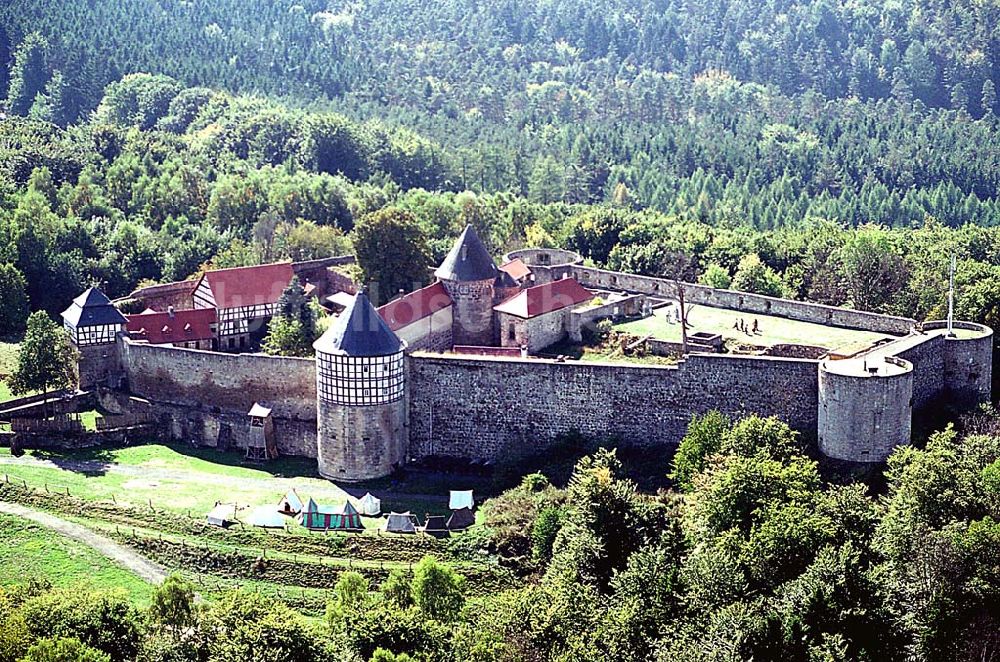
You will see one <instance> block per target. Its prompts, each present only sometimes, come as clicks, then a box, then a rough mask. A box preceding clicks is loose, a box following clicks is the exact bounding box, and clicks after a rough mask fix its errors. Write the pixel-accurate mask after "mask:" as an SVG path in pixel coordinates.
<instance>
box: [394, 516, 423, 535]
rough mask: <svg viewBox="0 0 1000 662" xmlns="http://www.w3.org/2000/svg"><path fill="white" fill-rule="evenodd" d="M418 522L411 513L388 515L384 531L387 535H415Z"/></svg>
mask: <svg viewBox="0 0 1000 662" xmlns="http://www.w3.org/2000/svg"><path fill="white" fill-rule="evenodd" d="M419 525H420V522H418V521H417V516H416V515H413V514H411V513H408V512H407V513H389V518H388V519H386V521H385V530H386V531H388V532H389V533H416V532H417V527H418V526H419Z"/></svg>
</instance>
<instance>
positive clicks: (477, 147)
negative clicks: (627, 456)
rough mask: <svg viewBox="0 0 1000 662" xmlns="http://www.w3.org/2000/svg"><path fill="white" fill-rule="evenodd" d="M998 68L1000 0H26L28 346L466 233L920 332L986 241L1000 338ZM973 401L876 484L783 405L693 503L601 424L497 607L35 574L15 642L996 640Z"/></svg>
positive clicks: (515, 505)
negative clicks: (78, 309)
mask: <svg viewBox="0 0 1000 662" xmlns="http://www.w3.org/2000/svg"><path fill="white" fill-rule="evenodd" d="M998 82H1000V5H998V4H997V3H996V2H982V1H978V0H977V1H972V0H947V1H946V0H873V1H871V2H833V1H831V0H801V1H800V2H795V3H793V2H787V1H785V0H727V1H725V2H708V1H707V0H683V1H682V0H624V1H617V2H612V1H610V0H548V1H546V2H541V1H540V0H497V1H496V2H490V3H476V2H472V1H471V0H443V1H441V2H434V3H419V4H418V3H415V2H410V1H409V0H370V1H369V2H364V3H362V2H341V3H335V2H330V1H329V0H185V1H174V0H90V1H88V2H82V1H81V2H77V1H63V0H9V1H8V2H5V3H2V5H0V100H2V101H0V103H2V111H0V113H2V114H0V339H9V340H18V339H20V338H21V336H22V334H23V333H24V330H25V326H26V323H27V319H28V317H29V315H30V314H31V313H32V312H33V311H45V312H46V313H48V315H50V316H52V317H53V318H56V319H57V315H58V313H59V312H60V311H62V310H63V309H65V308H66V306H67V305H68V303H69V301H70V300H71V299H72V298H73V297H75V296H76V295H78V294H79V293H80V292H81V291H82V290H84V289H85V288H86V287H88V286H90V285H94V284H98V285H100V286H101V287H102V289H103V290H104V291H105V292H106V293H107V294H108V295H109V296H111V297H124V296H127V295H128V294H129V292H131V291H132V290H133V289H134V288H136V287H137V286H140V285H142V284H146V283H150V282H163V281H175V280H183V279H189V278H194V277H197V275H198V274H200V273H201V272H203V271H204V270H205V269H207V268H210V267H215V268H221V267H229V266H241V265H248V264H257V263H262V262H268V261H274V260H281V259H293V260H307V259H312V258H318V257H325V256H330V255H342V254H352V253H353V254H355V255H356V256H357V260H358V268H359V276H360V277H362V278H363V279H364V280H365V281H366V282H368V283H373V284H374V285H375V287H373V290H372V292H373V298H375V299H376V300H377V301H378V302H381V301H384V300H385V297H386V295H387V294H388V295H390V296H391V295H392V294H395V293H396V292H397V291H398V290H399V289H414V288H416V287H419V286H421V285H423V284H426V283H427V282H428V280H429V278H430V272H429V270H428V269H427V266H429V265H434V264H437V263H439V262H440V260H441V259H442V258H443V256H444V255H445V254H446V252H447V250H448V249H449V248H450V246H451V245H452V243H453V241H454V239H455V237H456V236H457V235H458V234H459V233H460V232H461V229H462V228H463V227H464V225H465V224H467V223H472V224H473V225H475V226H476V227H477V229H478V230H479V233H480V235H481V236H482V237H483V238H484V240H485V241H486V242H487V244H488V246H489V248H490V250H491V251H492V252H493V253H494V254H495V255H498V256H499V255H500V254H501V253H503V252H504V251H505V250H507V249H512V248H516V247H521V246H560V247H566V248H570V249H573V250H576V251H579V252H580V253H581V254H583V255H584V257H585V259H586V260H587V261H588V263H590V264H595V265H599V266H607V267H610V268H614V269H620V270H623V271H630V272H635V273H641V274H649V275H665V274H668V273H669V275H671V276H672V277H676V276H680V277H682V278H685V279H688V280H691V281H699V282H703V283H706V284H709V285H712V286H715V287H724V288H733V289H737V290H742V291H749V292H757V293H762V294H769V295H775V296H787V297H791V298H796V299H804V300H811V301H817V302H821V303H826V304H832V305H843V306H849V307H853V308H858V309H863V310H872V311H877V312H884V313H892V314H898V315H905V316H908V317H914V318H917V319H919V320H925V319H939V318H941V317H943V316H944V315H945V314H946V311H947V289H948V276H949V264H950V262H951V258H952V256H954V257H955V258H956V261H957V270H956V274H955V294H956V296H955V310H956V316H957V317H959V318H963V319H968V320H972V321H977V322H983V323H985V324H987V325H990V326H992V327H993V328H997V329H1000V201H998V191H1000V118H998V114H1000V102H998V98H997V91H996V85H997V83H998ZM677 256H683V258H684V259H683V260H682V263H683V265H684V269H683V273H681V274H677V273H676V271H671V270H674V269H675V268H676V264H678V260H677V259H676V258H677ZM380 293H381V294H380ZM36 314H39V313H36ZM36 319H37V318H36ZM953 413H954V412H944V413H942V415H941V417H940V420H938V421H935V422H934V425H935V427H936V429H937V432H935V433H933V434H927V435H923V436H922V437H921V438H920V439H919V440H918V442H919V443H918V444H917V445H916V446H915V447H910V448H905V449H900V450H898V451H897V452H896V453H895V454H894V455H893V456H892V458H890V460H889V462H888V464H887V465H886V466H884V467H879V468H878V470H877V471H876V472H875V474H876V475H874V476H866V477H864V480H862V479H860V478H859V477H857V476H847V477H845V476H844V475H843V474H842V473H838V472H836V471H830V470H829V467H827V466H824V465H823V464H822V463H818V462H817V460H816V458H815V457H814V455H815V451H814V448H813V447H812V444H811V441H810V440H806V439H802V438H800V437H799V436H798V435H796V434H795V433H793V432H792V431H791V430H790V429H788V427H787V426H785V425H784V424H782V423H780V422H779V421H776V420H771V419H760V418H756V417H751V418H746V419H743V420H736V421H732V420H727V419H725V418H724V417H722V416H721V415H718V414H708V415H706V416H704V417H701V418H696V419H694V420H693V421H692V422H691V425H690V428H689V431H688V435H687V437H685V439H684V441H683V443H682V444H681V446H680V449H679V450H678V452H677V454H676V456H675V457H674V458H673V460H668V459H665V458H664V459H662V460H656V462H657V463H658V464H657V465H656V467H655V472H656V473H657V475H658V476H659V477H660V478H661V479H662V480H660V481H659V483H660V484H661V485H667V486H668V487H667V488H664V489H659V490H650V489H640V488H639V486H638V485H637V484H636V483H635V482H633V481H632V480H631V478H630V477H629V475H628V471H627V469H628V467H627V466H626V465H625V463H623V461H622V460H621V459H620V458H619V456H618V455H617V454H616V453H615V452H614V451H613V450H610V449H612V448H614V446H615V442H614V440H612V439H608V440H587V442H586V443H585V444H582V447H585V448H584V450H582V451H581V452H580V453H578V454H577V455H576V456H574V459H578V462H577V463H576V466H575V467H574V468H573V470H572V471H571V472H569V474H568V475H565V476H562V475H556V473H559V472H555V473H554V472H552V471H548V470H545V471H544V472H543V473H544V475H543V474H542V473H532V474H529V475H527V476H523V477H521V476H520V475H519V476H518V479H519V480H517V481H516V482H517V483H519V485H518V486H517V487H514V488H513V489H510V490H508V491H506V492H503V493H502V494H500V495H499V496H497V497H495V498H494V499H491V500H489V501H488V502H487V503H486V504H484V506H483V509H482V511H483V519H484V521H483V523H482V526H479V527H476V528H475V529H473V531H470V532H469V534H468V535H465V536H462V537H460V538H456V539H455V540H454V541H453V542H452V543H451V544H453V545H454V546H455V547H456V552H457V553H467V554H470V555H476V558H489V559H491V560H494V561H495V562H496V563H497V564H499V565H502V566H503V567H505V568H508V569H510V570H511V571H512V572H514V573H515V574H516V576H517V577H518V578H519V581H520V586H519V588H517V589H513V590H509V591H504V592H502V593H497V594H495V595H491V596H488V597H474V598H467V597H466V596H465V593H464V592H463V590H462V587H463V583H464V581H465V580H464V579H463V578H462V577H461V576H460V575H459V574H458V573H456V572H455V571H454V570H453V569H451V568H449V567H448V566H447V565H446V564H444V563H442V562H437V561H434V560H433V559H428V560H426V561H425V562H422V563H421V565H420V566H419V567H418V568H417V571H416V572H414V573H412V575H408V576H403V575H399V576H392V577H390V578H389V579H388V580H387V581H386V582H384V583H383V584H381V585H368V583H367V582H366V580H365V579H364V577H362V576H360V575H357V574H354V573H344V575H343V576H342V578H341V580H340V581H339V582H338V583H337V585H336V587H332V590H331V595H332V596H333V598H332V600H331V602H330V605H329V606H328V609H327V614H326V617H325V618H323V619H320V620H315V619H305V618H303V617H301V616H300V615H299V614H296V613H294V612H293V610H291V609H290V608H288V607H286V606H285V605H283V604H281V603H280V602H275V601H273V600H270V599H268V598H265V597H262V596H260V595H253V594H244V593H235V594H233V595H232V596H229V597H228V598H227V599H226V600H223V601H221V602H217V603H213V604H210V605H196V604H195V603H194V602H193V593H192V591H193V589H192V587H190V586H188V585H186V584H185V583H184V582H183V581H182V580H180V579H173V580H170V581H168V583H167V584H166V585H165V586H164V587H163V588H162V589H160V590H159V592H158V594H157V596H156V598H155V599H154V601H153V605H152V606H150V608H149V609H139V608H138V607H136V606H135V605H133V604H130V603H129V602H128V601H127V600H126V599H124V598H123V597H121V596H120V595H116V594H113V593H109V594H97V593H95V594H90V593H81V592H74V591H72V590H66V589H58V588H52V587H51V586H48V585H46V584H45V583H44V582H38V581H28V578H26V580H25V584H24V585H23V586H19V587H7V588H4V589H2V590H0V662H5V661H6V660H11V661H12V662H13V661H14V660H21V659H27V660H33V661H37V662H41V661H42V660H46V661H49V662H53V661H55V660H60V661H61V660H88V661H89V662H103V661H105V660H114V661H115V662H118V661H119V660H143V661H148V662H153V661H162V662H167V661H176V662H182V661H188V660H191V661H195V660H198V661H203V660H212V661H223V660H224V661H230V660H231V661H233V662H236V661H241V662H242V661H243V660H247V659H268V660H274V661H276V662H278V661H280V662H284V661H286V660H287V661H288V662H291V661H293V660H294V661H302V660H306V661H312V660H316V661H317V662H319V661H324V662H325V661H327V660H330V661H332V660H349V661H353V660H359V661H362V662H368V661H369V660H374V661H376V662H393V661H395V662H412V661H413V660H421V661H423V660H428V661H430V660H434V661H436V660H442V661H450V660H455V661H465V660H476V661H478V660H481V661H483V662H486V661H487V660H489V661H492V660H510V661H511V662H513V661H515V660H527V661H536V660H538V661H540V660H553V661H560V662H576V661H579V662H584V661H589V660H594V661H596V660H624V661H633V660H634V661H636V662H638V661H646V660H656V661H662V662H666V661H668V660H669V661H684V660H692V661H694V660H697V661H698V662H702V661H705V660H719V661H721V660H741V659H754V660H802V661H806V660H808V661H810V662H818V661H820V660H823V661H834V660H845V661H846V660H928V661H933V660H970V661H971V660H986V659H993V658H995V657H996V656H997V655H1000V637H998V635H997V632H1000V610H998V605H1000V558H998V551H997V550H1000V524H998V522H1000V422H998V420H1000V417H998V414H997V412H996V411H995V410H994V409H992V408H990V407H986V408H984V409H983V410H981V411H978V412H973V413H966V414H965V415H962V416H958V415H957V414H956V415H955V416H952V414H953ZM949 418H954V419H955V421H956V425H955V426H947V427H946V423H945V420H946V419H949ZM924 437H926V438H924ZM580 456H582V457H580ZM668 475H669V478H667V476H668Z"/></svg>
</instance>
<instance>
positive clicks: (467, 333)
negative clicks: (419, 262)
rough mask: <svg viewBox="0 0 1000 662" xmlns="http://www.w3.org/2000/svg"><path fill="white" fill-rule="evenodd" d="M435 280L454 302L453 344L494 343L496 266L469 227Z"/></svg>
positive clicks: (438, 271)
mask: <svg viewBox="0 0 1000 662" xmlns="http://www.w3.org/2000/svg"><path fill="white" fill-rule="evenodd" d="M434 275H435V276H437V277H438V279H439V280H440V281H441V283H442V284H443V285H444V288H445V289H446V290H447V291H448V295H449V296H450V297H451V299H452V301H454V302H455V307H454V325H453V327H452V335H453V337H454V343H455V344H456V345H483V346H485V345H491V344H493V336H494V333H493V305H494V298H495V293H494V287H495V283H496V279H497V266H496V264H494V263H493V258H492V257H490V253H489V251H488V250H486V246H484V245H483V241H482V240H481V239H480V238H479V235H478V234H477V233H476V229H475V228H474V227H472V226H471V225H466V226H465V230H464V231H462V236H461V237H459V238H458V241H457V242H455V245H454V246H453V247H452V249H451V252H450V253H448V257H446V258H445V259H444V262H442V263H441V266H440V267H438V268H437V271H435V272H434Z"/></svg>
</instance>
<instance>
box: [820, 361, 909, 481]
mask: <svg viewBox="0 0 1000 662" xmlns="http://www.w3.org/2000/svg"><path fill="white" fill-rule="evenodd" d="M912 405H913V366H912V365H911V364H910V362H909V361H904V360H903V359H899V358H895V357H891V356H870V357H867V358H865V357H861V358H853V359H843V360H840V361H832V360H826V361H823V362H822V363H820V364H819V412H818V414H819V416H818V421H817V432H818V437H819V449H820V451H822V453H823V454H824V455H826V456H828V457H834V458H837V459H840V460H850V461H852V462H884V461H885V459H886V458H888V457H889V455H890V454H891V453H892V451H893V449H895V448H896V447H897V446H905V445H907V444H909V443H910V426H911V420H912V410H913V406H912Z"/></svg>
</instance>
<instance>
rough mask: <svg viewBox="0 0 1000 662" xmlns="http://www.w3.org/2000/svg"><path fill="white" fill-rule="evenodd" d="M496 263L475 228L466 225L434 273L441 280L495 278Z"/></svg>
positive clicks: (464, 280) (465, 280) (466, 280)
mask: <svg viewBox="0 0 1000 662" xmlns="http://www.w3.org/2000/svg"><path fill="white" fill-rule="evenodd" d="M496 274H497V265H496V264H494V263H493V258H492V257H490V252H489V251H488V250H486V246H485V245H484V244H483V240H482V239H480V238H479V235H478V234H477V233H476V229H475V228H474V227H472V226H471V225H466V226H465V230H463V231H462V236H461V237H459V238H458V241H456V242H455V245H454V246H452V248H451V252H450V253H448V257H446V258H445V259H444V262H442V263H441V266H440V267H438V268H437V271H435V272H434V275H435V276H437V277H438V278H440V279H441V280H454V281H463V282H468V281H476V280H490V279H492V278H496Z"/></svg>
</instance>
